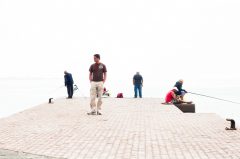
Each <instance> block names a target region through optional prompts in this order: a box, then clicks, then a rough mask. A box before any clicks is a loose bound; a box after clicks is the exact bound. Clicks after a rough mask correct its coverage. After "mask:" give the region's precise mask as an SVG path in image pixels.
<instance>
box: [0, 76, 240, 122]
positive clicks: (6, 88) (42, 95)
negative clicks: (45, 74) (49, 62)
mask: <svg viewBox="0 0 240 159" xmlns="http://www.w3.org/2000/svg"><path fill="white" fill-rule="evenodd" d="M80 87H81V91H78V92H76V94H75V95H76V96H81V97H85V96H89V86H88V85H82V86H80ZM0 88H1V90H0V99H1V107H0V118H3V117H7V116H9V115H12V114H14V113H17V112H19V111H23V110H25V109H28V108H31V107H33V106H35V105H38V104H41V103H45V102H48V99H49V98H50V97H53V98H59V97H65V96H66V88H65V87H64V86H63V79H62V78H27V79H25V78H2V79H0ZM144 89H145V92H144V95H145V96H148V92H151V97H160V98H163V96H160V95H159V92H156V93H154V90H151V89H153V88H149V89H148V88H144ZM239 90H240V87H239V88H237V87H233V86H231V87H224V88H221V87H219V88H211V89H210V88H208V87H206V88H194V89H193V90H192V91H193V92H196V93H201V94H206V95H210V96H214V97H218V98H224V99H228V100H233V101H236V102H238V101H239V99H240V93H239ZM124 93H125V94H128V95H130V94H132V89H130V90H129V92H124ZM164 93H165V92H162V93H161V94H164ZM149 94H150V93H149ZM186 98H187V99H188V100H191V101H194V103H195V104H196V111H197V113H216V114H218V115H219V116H221V117H222V118H233V119H235V120H236V121H237V124H238V125H239V123H240V105H237V104H232V103H228V102H224V101H218V100H214V99H210V98H205V97H200V96H196V95H190V94H188V95H187V96H186Z"/></svg>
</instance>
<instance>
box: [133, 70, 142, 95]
mask: <svg viewBox="0 0 240 159" xmlns="http://www.w3.org/2000/svg"><path fill="white" fill-rule="evenodd" d="M133 85H134V93H135V94H134V98H137V97H138V94H139V97H140V98H142V86H143V77H142V75H140V73H139V72H137V73H136V74H135V75H134V77H133Z"/></svg>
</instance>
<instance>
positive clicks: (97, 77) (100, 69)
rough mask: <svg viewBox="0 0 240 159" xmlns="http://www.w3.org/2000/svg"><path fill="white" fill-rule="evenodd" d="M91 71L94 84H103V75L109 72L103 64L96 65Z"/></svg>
mask: <svg viewBox="0 0 240 159" xmlns="http://www.w3.org/2000/svg"><path fill="white" fill-rule="evenodd" d="M89 71H90V73H92V74H93V81H94V82H101V81H103V73H105V72H107V68H106V66H105V65H104V64H103V63H99V64H97V63H95V64H92V65H91V66H90V68H89Z"/></svg>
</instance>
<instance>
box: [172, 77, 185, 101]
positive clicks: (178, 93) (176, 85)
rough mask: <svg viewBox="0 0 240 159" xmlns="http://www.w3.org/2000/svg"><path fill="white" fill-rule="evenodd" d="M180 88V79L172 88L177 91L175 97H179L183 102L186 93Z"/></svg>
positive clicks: (181, 82) (181, 84)
mask: <svg viewBox="0 0 240 159" xmlns="http://www.w3.org/2000/svg"><path fill="white" fill-rule="evenodd" d="M182 86H183V80H182V79H180V80H178V81H177V82H176V83H175V85H174V87H176V88H177V89H178V90H177V92H176V95H178V96H180V97H181V99H182V100H183V97H184V95H185V94H186V93H187V91H186V90H185V89H183V88H182Z"/></svg>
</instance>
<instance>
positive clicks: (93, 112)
mask: <svg viewBox="0 0 240 159" xmlns="http://www.w3.org/2000/svg"><path fill="white" fill-rule="evenodd" d="M87 115H96V112H95V111H91V112H90V113H87Z"/></svg>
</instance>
